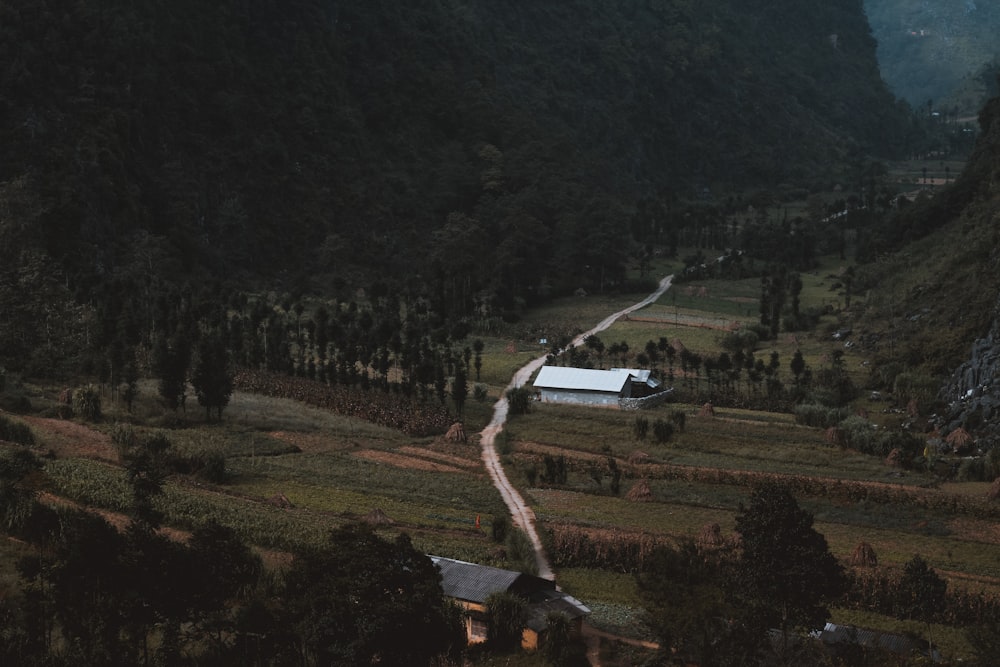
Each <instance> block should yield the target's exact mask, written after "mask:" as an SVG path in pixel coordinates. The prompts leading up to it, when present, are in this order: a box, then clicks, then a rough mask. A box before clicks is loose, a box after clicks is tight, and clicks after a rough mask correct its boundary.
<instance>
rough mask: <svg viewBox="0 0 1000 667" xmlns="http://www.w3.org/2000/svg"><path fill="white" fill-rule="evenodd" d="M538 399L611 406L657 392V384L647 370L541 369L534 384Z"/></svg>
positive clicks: (544, 367) (550, 367)
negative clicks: (623, 400) (624, 400)
mask: <svg viewBox="0 0 1000 667" xmlns="http://www.w3.org/2000/svg"><path fill="white" fill-rule="evenodd" d="M533 384H534V386H535V389H537V390H538V392H539V399H540V400H541V401H543V402H551V403H580V404H584V405H614V406H617V405H619V404H620V402H621V400H622V399H627V398H635V397H639V396H648V395H649V394H650V393H654V392H656V391H658V389H659V382H658V381H657V380H655V379H653V378H651V377H650V372H649V371H648V370H637V369H634V368H612V369H611V370H609V371H604V370H595V369H592V368H567V367H563V366H542V368H541V369H540V370H539V371H538V376H537V377H536V378H535V381H534V383H533Z"/></svg>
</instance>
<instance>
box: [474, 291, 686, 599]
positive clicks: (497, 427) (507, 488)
mask: <svg viewBox="0 0 1000 667" xmlns="http://www.w3.org/2000/svg"><path fill="white" fill-rule="evenodd" d="M672 280H673V276H672V275H670V276H667V277H666V278H664V279H663V280H661V281H660V285H659V287H658V288H657V289H656V291H655V292H653V293H652V294H650V295H649V296H647V297H646V298H645V299H643V300H642V301H640V302H638V303H636V304H633V305H631V306H629V307H628V308H624V309H622V310H619V311H618V312H617V313H614V314H613V315H609V316H608V317H606V318H604V319H603V320H601V321H600V322H598V324H597V326H595V327H594V328H593V329H590V330H589V331H585V332H584V333H582V334H580V335H579V336H577V337H576V338H574V339H573V342H571V343H570V344H569V346H570V347H577V346H578V345H581V344H583V341H584V340H585V339H586V338H587V337H588V336H591V335H594V334H596V333H599V332H601V331H604V330H605V329H607V328H608V327H610V326H611V325H612V324H614V323H615V322H617V321H618V319H619V318H621V317H624V316H625V315H628V314H629V313H631V312H633V311H635V310H638V309H640V308H644V307H645V306H648V305H649V304H651V303H653V302H655V301H656V300H657V299H659V298H660V296H662V295H663V293H664V292H666V291H667V290H668V289H669V288H670V283H671V281H672ZM547 356H548V355H545V356H542V357H539V358H537V359H534V360H532V361H530V362H528V363H527V364H526V365H525V366H523V367H522V368H521V369H520V370H518V371H517V372H516V373H514V377H513V378H512V379H511V381H510V384H508V385H507V387H506V389H505V390H504V392H503V395H501V397H500V400H498V401H497V402H496V403H495V404H494V406H493V419H491V420H490V423H489V424H487V425H486V428H484V429H483V430H482V432H481V433H480V434H479V442H480V445H481V446H482V448H483V463H484V464H485V465H486V470H487V472H489V474H490V479H492V480H493V485H494V486H495V487H496V488H497V490H498V491H500V496H501V497H502V498H503V501H504V503H505V504H506V505H507V509H509V510H510V514H511V518H512V519H513V523H514V525H515V526H517V527H518V528H520V529H521V530H523V531H524V532H525V533H526V534H527V535H528V538H529V539H530V540H531V544H532V545H533V546H534V547H535V563H536V564H537V566H538V576H540V577H542V578H544V579H549V580H554V579H555V573H554V572H553V571H552V566H551V565H550V564H549V559H548V556H547V555H546V554H545V548H544V547H543V546H542V541H541V539H540V538H539V537H538V531H537V530H536V529H535V513H534V512H533V511H532V509H531V507H529V506H528V504H527V503H526V502H525V501H524V498H522V497H521V494H520V493H518V491H517V489H515V488H514V486H513V485H512V484H511V483H510V480H508V479H507V474H506V473H505V472H504V469H503V465H502V464H501V463H500V456H499V454H497V450H496V447H495V445H494V443H495V441H496V436H497V434H498V433H500V431H502V430H503V426H504V424H505V423H506V422H507V411H508V409H509V408H510V406H509V404H508V402H507V391H509V390H510V389H515V388H517V387H520V386H522V385H524V384H527V382H528V380H529V379H531V375H532V374H533V373H534V372H535V371H537V370H538V369H539V368H541V367H542V366H543V365H544V364H545V360H546V358H547Z"/></svg>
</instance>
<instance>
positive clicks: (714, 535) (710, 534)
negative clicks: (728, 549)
mask: <svg viewBox="0 0 1000 667" xmlns="http://www.w3.org/2000/svg"><path fill="white" fill-rule="evenodd" d="M697 544H698V546H699V547H701V548H702V549H707V550H714V549H721V548H722V547H724V546H726V538H725V537H723V536H722V528H721V527H720V526H719V524H717V523H710V524H708V525H706V526H705V527H704V528H702V529H701V533H699V534H698V540H697Z"/></svg>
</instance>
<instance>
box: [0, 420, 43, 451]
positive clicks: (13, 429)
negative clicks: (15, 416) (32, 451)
mask: <svg viewBox="0 0 1000 667" xmlns="http://www.w3.org/2000/svg"><path fill="white" fill-rule="evenodd" d="M0 440H6V441H7V442H16V443H17V444H19V445H25V446H27V447H30V446H32V445H34V444H35V434H34V432H32V430H31V428H30V427H29V426H28V425H27V424H25V423H24V422H21V421H15V420H12V419H7V418H6V417H4V416H2V415H0Z"/></svg>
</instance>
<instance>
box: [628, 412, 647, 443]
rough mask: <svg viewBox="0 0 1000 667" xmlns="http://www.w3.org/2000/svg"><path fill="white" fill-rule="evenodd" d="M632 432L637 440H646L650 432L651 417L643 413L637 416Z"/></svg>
mask: <svg viewBox="0 0 1000 667" xmlns="http://www.w3.org/2000/svg"><path fill="white" fill-rule="evenodd" d="M632 433H633V434H634V435H635V439H636V440H645V439H646V434H648V433H649V419H647V418H646V417H643V416H641V415H640V416H638V417H636V418H635V422H634V423H633V424H632Z"/></svg>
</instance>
